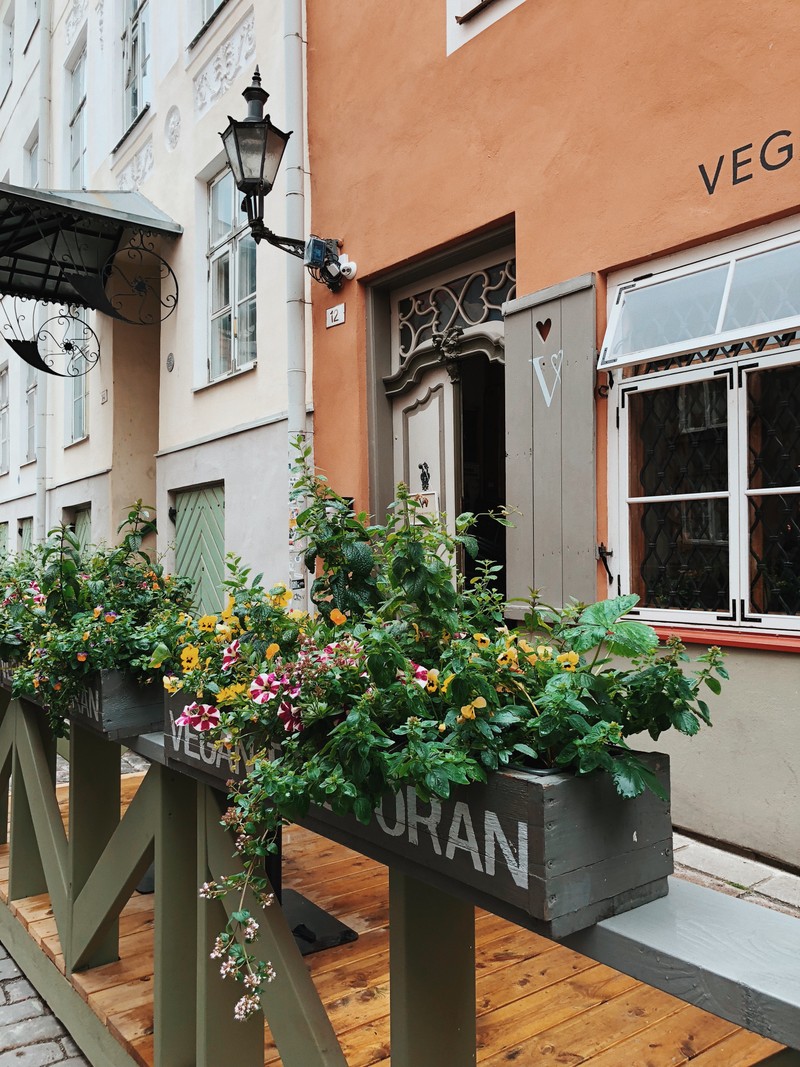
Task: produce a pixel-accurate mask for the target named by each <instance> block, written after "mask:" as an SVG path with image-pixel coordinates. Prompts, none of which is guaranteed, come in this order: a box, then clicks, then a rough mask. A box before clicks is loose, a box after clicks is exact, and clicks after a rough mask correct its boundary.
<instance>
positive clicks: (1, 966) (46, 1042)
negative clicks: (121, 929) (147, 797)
mask: <svg viewBox="0 0 800 1067" xmlns="http://www.w3.org/2000/svg"><path fill="white" fill-rule="evenodd" d="M148 766H149V764H148V762H147V760H144V759H142V758H141V757H140V756H137V755H135V754H134V753H133V752H127V751H126V752H124V753H123V755H122V773H123V774H131V773H136V772H140V771H146V770H147V768H148ZM56 781H57V782H58V783H59V784H63V783H65V782H68V781H69V764H68V763H67V761H66V760H63V759H61V757H60V756H59V757H58V759H57V761H56ZM50 1064H58V1067H91V1065H90V1064H89V1061H88V1060H87V1059H85V1058H84V1056H83V1055H82V1054H81V1051H80V1049H79V1048H78V1046H77V1045H76V1044H75V1042H74V1041H73V1040H72V1038H71V1037H70V1036H69V1034H68V1033H67V1031H66V1030H65V1029H64V1027H63V1026H62V1025H61V1023H60V1022H59V1021H58V1019H56V1018H55V1016H54V1015H53V1013H52V1012H51V1011H50V1009H49V1008H48V1007H47V1005H46V1004H45V1003H44V1001H43V1000H42V999H41V998H40V997H39V995H38V994H37V992H36V990H35V989H34V988H33V986H32V985H31V984H30V983H29V982H28V980H27V979H26V978H25V976H24V975H23V973H22V971H21V970H20V969H19V967H18V966H17V965H16V963H15V962H14V960H13V959H12V958H11V956H9V954H8V952H7V951H6V948H5V946H4V945H3V944H2V942H0V1067H49V1065H50Z"/></svg>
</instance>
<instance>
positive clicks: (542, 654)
mask: <svg viewBox="0 0 800 1067" xmlns="http://www.w3.org/2000/svg"><path fill="white" fill-rule="evenodd" d="M536 654H537V655H538V657H539V659H541V660H548V659H552V658H553V650H552V648H551V647H550V645H537V646H536Z"/></svg>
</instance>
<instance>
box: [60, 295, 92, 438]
mask: <svg viewBox="0 0 800 1067" xmlns="http://www.w3.org/2000/svg"><path fill="white" fill-rule="evenodd" d="M72 315H73V323H74V325H73V326H72V327H71V332H70V333H68V334H67V338H71V339H73V340H76V341H79V342H83V341H85V331H84V329H83V327H84V326H86V325H88V324H87V323H86V320H85V318H84V314H83V313H81V312H80V311H79V309H77V308H73V310H72ZM64 401H65V419H64V428H65V431H66V444H67V445H74V444H77V443H78V442H79V441H85V440H86V439H87V438H88V436H89V375H88V374H72V375H69V376H68V377H65V378H64Z"/></svg>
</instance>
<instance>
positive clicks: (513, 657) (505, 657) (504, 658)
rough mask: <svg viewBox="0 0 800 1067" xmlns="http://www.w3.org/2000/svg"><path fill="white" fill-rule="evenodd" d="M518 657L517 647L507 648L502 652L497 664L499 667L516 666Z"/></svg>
mask: <svg viewBox="0 0 800 1067" xmlns="http://www.w3.org/2000/svg"><path fill="white" fill-rule="evenodd" d="M517 659H518V656H517V650H516V649H515V648H507V649H506V650H505V652H501V653H500V655H499V656H498V657H497V665H498V667H516V665H517Z"/></svg>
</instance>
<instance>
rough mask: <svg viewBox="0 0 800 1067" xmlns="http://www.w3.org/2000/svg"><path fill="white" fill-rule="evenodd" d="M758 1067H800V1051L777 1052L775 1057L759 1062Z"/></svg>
mask: <svg viewBox="0 0 800 1067" xmlns="http://www.w3.org/2000/svg"><path fill="white" fill-rule="evenodd" d="M758 1067H800V1050H798V1049H796V1048H785V1049H782V1050H781V1051H780V1052H776V1053H775V1055H774V1056H768V1057H767V1059H765V1060H759V1061H758Z"/></svg>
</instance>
